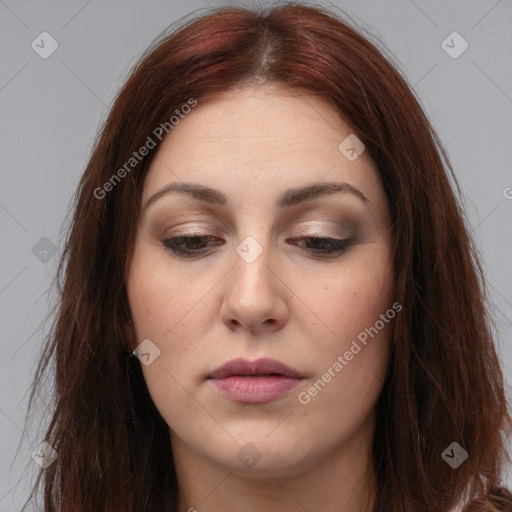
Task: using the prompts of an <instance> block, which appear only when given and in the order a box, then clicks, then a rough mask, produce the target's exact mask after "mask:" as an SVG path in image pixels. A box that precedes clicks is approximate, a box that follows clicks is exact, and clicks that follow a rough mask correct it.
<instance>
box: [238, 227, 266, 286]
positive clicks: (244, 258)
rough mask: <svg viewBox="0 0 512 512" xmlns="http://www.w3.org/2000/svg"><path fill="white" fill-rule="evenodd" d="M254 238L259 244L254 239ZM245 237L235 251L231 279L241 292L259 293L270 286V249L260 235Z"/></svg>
mask: <svg viewBox="0 0 512 512" xmlns="http://www.w3.org/2000/svg"><path fill="white" fill-rule="evenodd" d="M256 236H257V237H258V239H259V240H260V241H261V243H260V242H259V241H258V240H257V239H256ZM256 236H252V235H249V236H247V237H245V238H244V239H243V240H242V242H240V243H239V244H238V246H237V247H236V249H235V253H236V256H235V259H234V269H233V279H234V280H235V281H236V284H237V286H238V287H240V286H241V287H242V290H245V291H249V290H248V289H250V290H251V291H252V293H255V292H261V291H262V290H263V289H264V288H266V287H268V286H269V285H270V282H269V281H270V280H271V279H270V277H271V275H272V273H271V272H270V269H269V268H268V267H269V265H270V263H271V248H270V244H269V243H268V241H267V240H266V239H265V240H263V236H262V235H259V236H258V235H256Z"/></svg>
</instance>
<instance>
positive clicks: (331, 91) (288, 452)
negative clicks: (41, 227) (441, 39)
mask: <svg viewBox="0 0 512 512" xmlns="http://www.w3.org/2000/svg"><path fill="white" fill-rule="evenodd" d="M450 179H451V180H453V184H454V185H455V187H457V183H456V180H455V177H454V175H453V171H452V169H451V167H450V163H449V161H448V158H447V156H446V154H445V151H444V150H443V148H442V145H441V143H440V142H439V140H438V138H437V136H436V134H435V132H434V130H433V129H432V127H431V125H430V124H429V121H428V120H427V118H426V117H425V114H424V113H423V111H422V109H421V107H420V105H419V102H418V101H417V99H415V96H414V94H413V93H412V92H411V90H410V88H409V86H408V85H407V83H406V81H405V80H404V79H403V78H402V77H401V76H400V74H399V73H398V72H397V71H396V70H395V69H394V68H393V67H392V66H391V64H390V63H389V62H388V61H387V60H386V59H385V57H384V56H383V55H382V54H381V53H380V52H379V51H378V50H377V48H376V47H375V46H374V45H373V44H372V43H371V42H370V41H369V39H368V38H365V37H363V36H362V35H360V33H359V32H358V31H357V30H356V29H354V28H352V27H350V26H349V25H348V24H347V23H346V22H345V21H343V20H340V19H338V18H337V17H336V16H335V15H334V14H332V13H329V12H327V11H325V10H323V9H320V8H313V7H307V6H297V5H292V4H290V5H284V6H281V7H277V8H275V9H272V10H270V11H269V12H257V11H252V10H248V9H242V8H224V9H218V10H215V11H212V12H211V13H209V14H208V15H205V16H202V17H199V18H197V19H194V20H191V21H188V22H186V23H183V25H182V26H180V27H178V28H177V29H175V30H174V31H173V32H172V33H171V34H169V35H165V36H163V37H162V38H160V39H159V40H158V41H156V42H155V43H154V45H153V46H152V47H151V48H150V49H149V50H148V51H147V53H146V54H145V55H144V56H143V58H141V60H140V61H139V62H138V64H137V65H136V66H135V68H134V70H133V72H132V73H131V75H130V77H129V78H128V80H127V82H126V84H125V85H124V86H123V88H122V90H121V92H120V94H119V96H118V97H117V99H116V101H115V103H114V105H113V107H112V110H111V112H110V115H109V117H108V119H107V120H106V122H105V125H104V127H103V129H102V131H101V134H100V136H99V138H98V140H97V142H96V145H95V148H94V150H93V153H92V156H91V159H90V161H89V164H88V166H87V168H86V170H85V173H84V175H83V177H82V180H81V182H80V185H79V189H78V191H77V196H76V207H75V211H74V216H73V222H72V225H71V227H70V231H69V237H68V239H67V244H66V248H65V252H64V254H63V256H62V260H61V264H60V267H59V276H60V278H61V287H60V291H61V296H60V302H59V311H58V315H57V318H56V323H55V328H54V330H53V332H52V333H51V336H50V337H49V339H48V342H47V345H46V348H45V353H44V357H43V358H42V360H41V363H40V366H39V368H38V372H37V374H36V378H35V383H34V392H33V393H34V394H35V392H36V390H37V385H38V382H40V381H41V379H42V376H43V373H44V372H45V371H47V370H48V369H50V368H52V367H53V365H55V366H54V368H55V371H56V401H55V410H54V412H53V418H52V421H51V423H50V426H49V428H48V431H47V435H46V438H45V441H46V442H47V443H48V445H49V446H51V447H52V449H54V450H55V452H56V454H58V457H57V458H56V459H55V460H54V461H53V463H51V464H49V465H48V466H47V467H46V469H44V470H42V471H41V473H40V475H39V478H38V481H37V483H36V486H35V489H34V490H36V489H37V487H38V485H39V484H40V483H41V482H43V483H44V507H45V511H47V512H50V511H54V510H55V511H56V510H62V511H63V512H72V511H73V512H78V511H80V512H85V511H95V512H96V511H99V510H106V511H109V512H117V511H123V512H126V511H164V510H169V511H180V512H183V511H186V510H188V511H193V510H197V511H199V512H201V511H218V510H229V511H238V510H245V511H251V512H252V511H266V512H267V511H273V510H280V511H281V512H282V511H292V510H294V511H295V510H309V511H312V510H324V511H339V510H343V511H345V512H347V511H351V512H352V511H358V512H361V511H374V512H377V511H378V512H389V511H391V510H392V511H394V512H406V511H407V512H410V511H418V512H420V511H436V512H448V511H455V510H466V511H476V510H478V511H491V510H501V511H505V510H512V499H511V496H510V494H509V493H508V492H507V491H506V490H505V489H503V488H502V487H501V483H500V476H501V471H502V464H503V461H504V460H505V458H506V451H505V447H504V436H505V435H508V434H509V431H510V430H509V429H510V416H509V412H508V409H507V404H506V400H505V396H504V389H503V380H502V373H501V370H500V366H499V363H498V360H497V358H496V353H495V350H494V346H493V334H492V331H491V325H490V320H489V318H488V317H487V313H486V309H485V286H484V282H483V278H482V272H481V267H480V264H479V260H478V256H477V254H476V251H475V248H474V246H473V244H472V241H471V239H470V238H469V234H468V230H467V227H466V226H465V224H464V221H463V214H462V210H461V208H460V205H459V202H458V199H457V197H456V196H455V194H454V193H453V191H452V189H451V186H450ZM457 193H460V192H459V191H458V188H457Z"/></svg>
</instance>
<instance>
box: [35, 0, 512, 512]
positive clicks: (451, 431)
mask: <svg viewBox="0 0 512 512" xmlns="http://www.w3.org/2000/svg"><path fill="white" fill-rule="evenodd" d="M171 28H172V30H171V32H170V33H164V34H163V35H161V36H160V37H159V38H158V39H157V40H156V41H155V42H154V43H153V44H152V45H151V47H150V48H149V49H148V50H147V51H146V53H145V54H144V55H143V56H142V57H141V58H140V59H139V61H138V62H137V64H136V65H135V67H134V69H133V71H132V72H131V74H130V76H129V77H128V79H127V81H126V83H125V84H124V86H123V87H122V89H121V91H120V93H119V95H118V96H117V99H116V100H115V102H114V104H113V106H112V109H111V111H110V114H109V116H108V118H107V119H106V121H105V123H104V125H103V127H102V130H101V131H100V133H99V135H98V138H97V140H96V142H95V146H94V148H93V151H92V155H91V157H90V161H89V163H88V165H87V167H86V169H85V172H84V174H83V176H82V178H81V181H80V184H79V187H78V189H77V192H76V196H75V198H74V213H73V217H72V222H71V225H70V227H69V231H68V235H67V239H66V244H65V248H64V251H63V254H62V257H61V260H60V265H59V269H58V275H57V278H56V281H57V283H58V290H59V297H58V310H57V315H56V317H55V322H54V324H53V327H52V329H51V332H50V334H49V336H48V338H47V340H46V345H45V347H44V351H43V354H42V357H41V360H40V363H39V366H38V368H37V371H36V374H35V376H34V383H33V389H32V394H31V400H30V404H29V410H30V407H32V401H33V399H34V396H35V394H36V392H37V389H38V386H39V383H40V382H41V381H42V378H43V376H44V375H45V374H46V372H48V370H54V372H55V374H54V375H55V403H54V409H53V411H52V417H51V421H50V422H49V426H48V428H47V431H46V436H45V440H46V441H47V442H48V443H49V444H50V445H51V446H52V447H53V448H54V449H55V450H56V451H57V453H58V458H57V460H56V461H55V462H54V463H53V464H52V465H51V466H49V467H48V468H47V469H45V470H41V472H40V473H39V475H38V478H37V482H36V484H35V486H34V490H33V493H32V495H34V493H35V492H36V491H37V490H38V489H39V486H40V485H41V484H43V492H44V507H45V508H44V510H45V512H53V511H57V510H62V512H87V511H91V512H103V511H108V512H142V511H144V512H151V511H155V512H156V511H158V512H162V511H165V510H169V511H175V510H176V503H177V500H176V497H177V480H176V474H175V471H174V467H173V464H172V451H171V445H170V436H169V430H168V426H167V425H166V424H165V422H164V421H163V419H162V417H161V416H160V414H159V413H158V411H157V410H156V408H155V406H154V404H153V402H152V400H151V397H150V395H149V393H148V390H147V388H146V385H145V381H144V378H143V375H142V372H141V369H140V363H139V361H138V360H136V359H135V358H130V357H127V355H126V353H127V350H128V352H129V351H130V350H129V349H133V347H130V346H129V343H128V341H127V335H126V326H127V325H128V322H129V306H128V301H127V295H126V288H125V268H126V265H127V264H128V263H129V258H130V254H131V251H132V250H133V244H134V236H135V232H136V229H137V222H138V215H139V209H140V200H141V195H142V188H143V180H144V177H145V175H146V172H147V170H148V167H149V164H150V163H151V161H152V158H153V157H154V155H155V153H156V151H157V149H158V143H159V140H158V138H157V137H155V136H154V132H155V129H156V128H157V127H159V126H161V125H162V123H166V122H167V123H168V122H169V119H170V118H171V116H173V115H174V113H175V112H176V110H179V109H180V107H181V106H182V105H184V104H186V103H187V102H189V101H190V99H191V98H193V99H194V100H195V101H197V102H198V103H199V104H200V103H201V100H202V99H205V98H207V96H208V95H209V94H212V93H215V92H225V91H230V90H233V89H234V88H235V87H237V86H239V85H243V84H248V83H249V84H258V83H263V82H267V83H277V84H281V85H285V86H287V87H290V88H293V89H296V90H298V91H307V92H309V93H314V94H317V95H319V96H320V97H322V98H325V99H326V100H328V101H329V102H330V104H331V105H332V107H333V108H334V109H336V111H337V112H338V113H339V115H340V116H342V117H343V118H344V119H345V120H346V121H347V122H348V123H349V125H350V126H351V129H352V131H353V133H355V134H356V135H357V137H358V138H359V139H361V140H362V141H363V143H364V144H365V146H366V149H367V151H369V154H370V156H371V157H372V159H373V161H374V162H375V163H376V165H377V167H378V169H379V172H380V177H381V180H382V184H383V187H384V190H385V192H386V194H387V198H388V201H389V205H390V212H391V216H392V240H393V257H394V274H395V280H396V300H397V301H398V302H399V303H400V304H402V305H403V311H402V313H401V314H400V315H399V316H398V317H397V319H396V323H395V331H394V337H393V341H392V350H391V359H390V365H389V370H388V375H387V378H386V381H385V383H384V387H383V389H382V392H381V394H380V397H379V399H378V403H377V405H376V409H377V416H376V429H375V437H374V442H373V456H374V462H375V467H376V470H377V475H378V497H377V503H376V505H375V512H390V511H393V512H410V511H418V512H422V511H430V512H431V511H436V512H447V511H449V510H451V509H452V508H453V507H454V506H456V505H457V504H460V503H462V502H466V501H473V505H470V506H469V508H467V510H468V511H475V510H478V511H484V510H485V511H486V510H489V511H490V510H512V500H511V498H510V495H509V494H508V493H507V491H505V490H503V489H500V486H501V482H500V475H501V471H502V465H503V462H504V459H505V457H506V450H505V446H504V436H505V435H506V434H508V433H509V430H510V426H511V418H510V416H509V413H508V407H507V403H506V399H505V394H504V386H503V377H502V373H501V370H500V365H499V362H498V359H497V356H496V353H495V349H494V345H493V338H494V336H495V333H494V326H493V324H492V321H491V319H490V317H489V316H488V313H487V309H488V302H487V291H486V288H485V281H484V278H483V272H482V268H481V265H480V262H479V258H478V255H477V251H476V248H475V246H474V244H473V241H472V240H471V238H470V236H469V230H468V228H467V221H466V220H465V217H464V214H463V209H462V201H461V193H460V190H459V186H458V184H457V180H456V178H455V176H454V173H453V170H452V167H451V165H450V162H449V160H448V157H447V154H446V152H445V150H444V149H443V146H442V144H441V143H440V141H439V139H438V137H437V135H436V133H435V131H434V129H433V128H432V126H431V124H430V123H429V121H428V119H427V118H426V116H425V114H424V113H423V111H422V108H421V106H420V102H419V100H418V99H417V98H416V96H415V94H414V93H413V92H412V91H411V88H410V86H409V85H408V83H407V81H406V80H405V79H404V78H403V76H402V74H401V73H400V72H399V71H398V70H397V69H399V68H398V67H397V65H392V64H391V63H390V61H392V57H390V56H389V55H390V54H389V55H388V54H387V53H386V50H384V49H382V48H381V49H380V50H378V49H377V48H378V46H379V43H378V42H372V41H371V40H372V39H373V36H371V35H370V34H367V33H365V35H364V36H363V35H362V34H363V33H364V32H363V30H362V29H360V28H355V27H354V26H353V24H351V23H349V22H348V21H346V20H344V19H342V18H340V17H339V16H338V15H336V14H333V13H332V12H329V11H327V10H325V9H323V8H320V7H313V6H307V5H304V4H301V5H296V4H284V5H281V6H277V7H275V8H273V9H269V10H263V9H260V10H251V9H246V8H238V7H237V8H234V7H227V8H220V9H215V10H213V11H209V12H207V13H206V14H203V15H201V16H200V17H196V18H193V19H184V20H181V21H180V23H179V25H177V26H173V27H171ZM385 55H387V56H385ZM167 127H168V128H169V129H168V130H166V131H170V127H169V125H167ZM152 134H153V139H154V140H155V142H156V147H155V148H154V149H151V150H150V151H149V153H148V154H147V155H146V156H145V157H144V158H143V159H141V161H140V162H137V164H134V165H132V164H133V162H132V164H130V167H126V162H129V161H130V158H132V156H133V152H134V151H137V150H138V149H139V148H141V147H142V146H144V145H145V144H146V143H147V141H148V137H150V136H151V135H152ZM123 166H125V171H126V172H124V173H122V172H121V173H119V172H118V169H120V168H122V167H123ZM116 172H117V177H118V178H120V179H118V180H117V179H116V180H115V181H112V180H113V175H114V174H116ZM109 180H110V181H109ZM107 182H109V183H110V186H105V184H106V183H107ZM102 190H103V192H101V191H102ZM454 442H456V443H458V445H459V446H460V447H461V448H462V449H463V450H465V452H467V454H468V457H467V460H465V461H464V462H463V463H462V464H460V466H459V467H458V468H457V469H454V468H452V467H450V465H449V464H448V463H447V462H446V458H443V456H442V454H443V453H445V450H446V449H447V448H449V446H450V445H451V443H454ZM452 453H453V452H452ZM449 456H450V455H449ZM471 507H473V508H471ZM475 507H476V508H475ZM507 507H508V508H507Z"/></svg>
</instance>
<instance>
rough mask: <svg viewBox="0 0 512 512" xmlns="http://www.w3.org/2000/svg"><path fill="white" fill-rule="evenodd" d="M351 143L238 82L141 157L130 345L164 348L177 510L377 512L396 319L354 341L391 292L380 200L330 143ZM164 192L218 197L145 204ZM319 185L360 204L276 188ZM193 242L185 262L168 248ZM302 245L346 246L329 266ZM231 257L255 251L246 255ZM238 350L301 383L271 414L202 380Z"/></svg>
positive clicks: (305, 106)
mask: <svg viewBox="0 0 512 512" xmlns="http://www.w3.org/2000/svg"><path fill="white" fill-rule="evenodd" d="M350 133H351V130H350V128H349V127H348V126H347V125H346V124H345V123H344V122H342V121H341V119H340V118H339V116H338V115H337V113H336V112H335V111H334V110H333V108H332V107H331V106H330V105H329V104H328V103H327V102H325V101H324V100H322V99H320V98H318V97H315V96H312V95H311V94H308V93H306V92H301V93H300V94H299V93H298V92H297V91H292V90H290V89H282V88H277V87H275V86H260V87H254V86H253V87H246V88H241V89H239V90H237V91H235V92H231V93H229V94H221V95H218V96H217V97H215V98H212V99H210V100H209V101H199V104H198V105H197V106H196V107H195V108H194V109H193V110H192V111H191V112H190V113H189V114H188V115H187V116H186V117H185V118H184V119H182V120H181V121H180V122H179V124H178V125H176V126H175V127H174V129H173V130H172V132H171V133H170V134H169V135H168V136H167V137H166V138H165V139H164V141H163V143H162V145H161V147H160V148H159V150H158V153H157V155H156V156H155V159H154V160H153V162H152V164H151V167H150V169H149V172H148V175H147V177H146V181H145V184H144V192H143V210H142V212H141V221H140V225H139V228H138V234H137V238H136V245H135V248H134V253H133V255H132V258H131V260H130V262H129V265H128V267H127V273H126V275H127V289H128V298H129V303H130V309H131V313H132V321H133V329H134V333H135V337H136V339H135V340H133V344H134V346H137V344H139V343H141V342H142V341H143V340H144V339H150V340H151V342H152V343H153V344H154V345H155V346H156V347H158V349H159V350H160V355H159V356H158V357H156V358H155V359H154V361H153V362H152V363H151V364H149V365H147V366H146V365H143V366H142V369H143V372H144V377H145V380H146V383H147V385H148V389H149V392H150V394H151V397H152V399H153V401H154V403H155V405H156V407H157V408H158V410H159V411H160V413H161V414H162V417H163V418H164V419H165V421H166V422H167V424H168V425H169V430H170V436H171V442H172V449H173V454H174V462H175V465H176V471H177V476H178V480H179V485H180V492H179V510H180V512H185V511H189V510H191V509H192V510H194V509H195V510H197V511H199V512H202V511H208V512H220V511H222V512H225V511H226V510H229V511H232V512H242V511H244V512H263V511H264V512H273V511H279V512H292V511H293V512H299V511H301V512H303V511H305V510H307V511H316V510H322V511H324V512H334V511H337V512H339V511H344V512H365V511H370V510H372V506H373V505H374V502H375V496H376V480H375V472H374V468H373V464H372V461H371V455H370V454H371V443H372V438H373V432H374V409H375V403H376V400H377V398H378V395H379V392H380V390H381V388H382V384H383V381H384V377H385V373H386V369H387V365H388V362H389V346H390V339H391V334H392V322H391V321H389V322H388V321H386V322H381V323H382V324H383V325H384V326H383V327H382V328H381V329H378V334H376V335H374V336H373V337H368V338H367V343H366V344H362V343H361V342H360V341H358V340H360V338H358V335H360V334H361V333H362V332H364V331H365V329H368V328H369V327H371V326H374V325H375V324H376V321H377V320H379V318H382V317H381V316H380V315H382V314H386V311H387V310H389V309H390V308H391V306H392V304H393V291H394V290H393V288H394V281H393V270H392V259H391V237H390V218H389V211H388V205H387V201H386V196H385V193H384V190H383V187H382V184H381V181H380V178H379V176H378V172H377V169H376V167H375V164H374V163H373V162H372V160H371V158H370V156H369V154H368V152H367V151H363V152H362V153H361V155H360V156H359V157H358V158H356V159H355V160H353V161H350V160H349V159H348V158H346V156H345V154H343V153H342V151H341V150H340V149H339V148H338V146H339V144H340V143H341V142H342V141H343V140H344V139H345V138H346V137H347V136H348V135H349V134H350ZM171 182H176V183H183V182H188V183H193V184H199V185H203V186H206V187H210V188H213V189H216V190H217V191H219V192H220V193H222V194H223V195H224V196H225V197H226V199H227V203H226V204H209V203H206V202H205V201H201V200H198V199H196V198H193V197H191V196H189V195H187V194H184V193H178V192H176V191H174V192H170V193H168V194H164V195H161V197H159V198H157V199H156V200H153V201H152V202H151V204H150V205H149V206H147V208H145V207H144V206H145V205H146V202H147V201H148V199H149V198H150V197H151V196H153V195H154V194H155V193H156V192H158V191H159V190H161V189H162V188H163V187H165V186H166V185H168V184H169V183H171ZM328 182H336V183H347V184H349V185H350V186H351V187H353V188H354V189H357V190H358V191H360V193H361V194H362V195H364V197H365V198H366V199H367V201H365V200H363V199H362V198H361V197H360V196H358V194H354V193H351V192H347V191H344V192H337V193H331V194H323V195H319V196H317V197H315V198H314V199H310V200H308V201H305V202H302V203H300V204H296V205H294V206H287V207H280V206H277V205H276V201H277V199H278V198H279V196H280V195H281V194H282V193H283V192H284V191H285V190H287V189H290V188H295V187H303V186H306V185H311V184H319V183H328ZM198 233H199V234H200V235H201V236H204V237H206V238H205V239H199V240H197V239H196V240H195V241H192V242H189V243H188V245H185V247H188V248H189V249H192V250H196V253H195V254H193V255H192V257H186V256H183V255H181V254H177V253H175V252H173V250H172V249H170V248H169V247H170V246H169V245H168V246H166V245H165V244H164V243H163V242H162V241H163V240H166V239H169V238H172V237H179V236H185V235H196V236H198ZM210 237H211V238H210ZM247 237H252V239H254V241H255V242H256V244H255V243H254V242H253V241H252V240H251V241H250V244H252V245H247ZM312 237H321V238H334V239H338V240H349V243H348V245H347V246H346V247H345V249H344V250H343V252H340V253H338V254H331V255H326V252H325V251H326V250H325V247H327V248H331V246H330V245H328V244H327V245H318V244H314V243H311V240H310V239H311V238H312ZM199 242H201V244H200V243H199ZM313 242H314V240H313ZM182 245H183V244H182ZM173 247H175V246H173ZM240 247H242V248H245V249H246V250H249V253H250V254H252V255H255V254H257V252H255V251H259V250H260V249H261V251H262V252H261V254H259V256H258V257H257V258H256V259H254V261H251V262H248V261H247V259H244V257H242V256H241V254H244V253H243V252H237V248H240ZM258 247H259V248H258ZM318 247H320V249H319V248H318ZM322 250H323V251H324V253H323V254H324V256H322ZM201 251H202V252H201ZM386 318H388V317H386ZM354 341H356V343H357V345H358V346H359V347H360V349H361V350H359V351H357V349H354V345H353V342H354ZM351 347H352V349H353V350H352V354H353V355H352V356H350V355H349V354H347V351H348V352H350V351H351ZM354 352H356V353H354ZM339 356H341V357H342V359H343V361H344V362H345V363H346V364H342V363H340V362H339V359H338V357H339ZM239 357H243V358H245V359H247V360H250V361H254V360H257V359H259V358H261V357H270V358H273V359H276V360H278V361H281V362H283V363H285V364H286V365H288V366H289V367H291V368H293V369H295V370H297V371H299V372H300V373H301V375H302V376H303V379H302V380H301V381H299V382H298V384H297V386H296V387H295V388H293V389H292V390H290V391H288V392H286V393H285V394H284V395H282V396H280V397H278V398H277V399H274V400H270V401H268V402H265V403H258V404H247V403H239V402H236V401H233V400H231V399H229V398H226V397H225V396H223V395H221V394H220V393H219V392H218V391H217V390H216V389H215V388H214V387H213V386H211V382H210V380H208V379H207V378H206V377H207V376H208V374H209V373H210V372H211V371H212V370H214V369H216V368H217V367H219V366H220V365H222V364H223V363H225V362H227V361H230V360H232V359H235V358H239ZM336 361H338V362H339V364H340V365H341V366H342V369H341V370H339V366H338V367H337V368H338V370H336V369H334V366H333V365H334V363H335V362H336ZM326 373H328V374H329V376H330V378H329V376H328V377H325V374H326ZM319 379H320V380H322V379H323V383H324V384H325V386H323V385H318V381H319ZM326 381H327V382H326ZM315 383H317V388H320V390H318V389H317V388H314V385H315ZM312 388H314V389H316V390H317V391H316V392H315V391H314V389H313V390H312ZM248 461H250V462H248Z"/></svg>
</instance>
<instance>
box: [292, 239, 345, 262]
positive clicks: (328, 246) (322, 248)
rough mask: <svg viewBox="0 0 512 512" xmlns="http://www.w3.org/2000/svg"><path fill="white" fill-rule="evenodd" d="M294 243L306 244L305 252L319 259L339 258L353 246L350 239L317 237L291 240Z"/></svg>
mask: <svg viewBox="0 0 512 512" xmlns="http://www.w3.org/2000/svg"><path fill="white" fill-rule="evenodd" d="M295 241H298V242H306V244H305V245H306V250H307V251H309V252H311V253H313V254H317V255H318V256H320V257H335V256H340V255H341V254H343V253H345V252H346V251H347V250H348V249H349V248H350V247H351V246H352V245H353V241H352V240H350V239H339V238H331V237H317V236H314V237H311V236H310V237H302V238H294V239H292V242H295ZM308 242H309V243H308ZM296 245H300V244H296Z"/></svg>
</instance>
